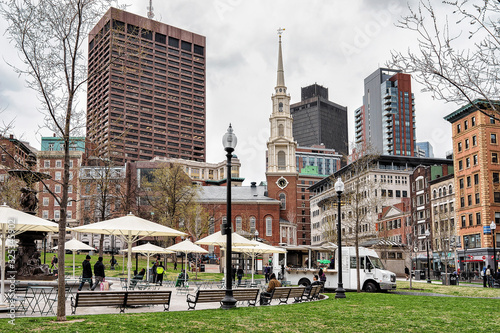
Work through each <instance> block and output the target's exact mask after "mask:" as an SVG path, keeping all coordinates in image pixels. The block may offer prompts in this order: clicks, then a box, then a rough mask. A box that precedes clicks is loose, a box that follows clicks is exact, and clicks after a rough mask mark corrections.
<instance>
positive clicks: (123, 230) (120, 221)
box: [73, 214, 186, 281]
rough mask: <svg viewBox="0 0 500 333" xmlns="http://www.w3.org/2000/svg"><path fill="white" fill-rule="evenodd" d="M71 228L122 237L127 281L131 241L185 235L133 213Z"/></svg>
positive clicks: (129, 270)
mask: <svg viewBox="0 0 500 333" xmlns="http://www.w3.org/2000/svg"><path fill="white" fill-rule="evenodd" d="M73 230H74V231H77V232H88V233H93V234H105V235H116V236H121V237H122V238H124V240H125V241H126V242H127V245H128V261H127V270H128V274H127V276H128V280H129V281H130V272H131V270H132V243H134V242H137V241H139V240H141V239H143V238H145V237H149V236H185V235H186V234H185V233H183V232H181V231H178V230H175V229H172V228H169V227H166V226H164V225H161V224H158V223H155V222H151V221H148V220H145V219H143V218H140V217H138V216H135V215H133V214H128V215H127V216H122V217H118V218H114V219H110V220H106V221H102V222H97V223H93V224H87V225H82V226H80V227H76V228H73Z"/></svg>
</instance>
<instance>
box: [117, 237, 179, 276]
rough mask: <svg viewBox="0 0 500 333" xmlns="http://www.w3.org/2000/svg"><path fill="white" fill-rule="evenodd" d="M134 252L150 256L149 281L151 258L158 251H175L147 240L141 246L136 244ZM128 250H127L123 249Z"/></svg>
mask: <svg viewBox="0 0 500 333" xmlns="http://www.w3.org/2000/svg"><path fill="white" fill-rule="evenodd" d="M131 250H132V253H141V254H143V255H145V256H146V257H148V264H147V269H146V281H149V258H150V257H152V256H154V255H155V254H158V253H173V251H170V250H167V249H165V248H163V247H160V246H158V245H154V244H151V243H149V242H147V243H146V244H142V245H139V246H134V247H133V248H132V249H131ZM122 251H126V250H122Z"/></svg>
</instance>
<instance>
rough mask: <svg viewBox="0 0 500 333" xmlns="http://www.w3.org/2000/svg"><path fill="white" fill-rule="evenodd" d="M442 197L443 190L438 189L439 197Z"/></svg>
mask: <svg viewBox="0 0 500 333" xmlns="http://www.w3.org/2000/svg"><path fill="white" fill-rule="evenodd" d="M442 195H443V190H441V189H439V197H441V196H442Z"/></svg>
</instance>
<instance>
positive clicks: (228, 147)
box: [221, 124, 238, 309]
mask: <svg viewBox="0 0 500 333" xmlns="http://www.w3.org/2000/svg"><path fill="white" fill-rule="evenodd" d="M237 141H238V140H237V139H236V135H234V133H233V128H232V127H231V124H229V128H228V129H227V132H226V134H224V137H223V138H222V144H223V145H224V150H225V151H226V153H227V154H226V157H227V175H226V179H227V183H226V185H227V200H226V223H225V224H224V223H223V224H222V230H221V231H222V234H224V233H225V234H226V295H225V296H224V298H223V299H222V306H221V308H222V309H232V308H234V307H236V299H235V298H234V297H233V281H232V277H231V274H232V272H231V259H232V258H231V257H232V240H231V232H232V230H231V225H232V223H231V158H232V157H233V151H234V148H235V147H236V143H237Z"/></svg>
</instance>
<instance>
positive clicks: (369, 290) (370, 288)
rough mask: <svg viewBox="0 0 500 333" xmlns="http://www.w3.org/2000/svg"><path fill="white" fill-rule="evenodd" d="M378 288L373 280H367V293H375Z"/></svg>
mask: <svg viewBox="0 0 500 333" xmlns="http://www.w3.org/2000/svg"><path fill="white" fill-rule="evenodd" d="M377 290H378V288H377V286H376V285H375V283H373V282H367V283H366V285H365V291H366V292H367V293H374V292H376V291H377Z"/></svg>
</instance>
